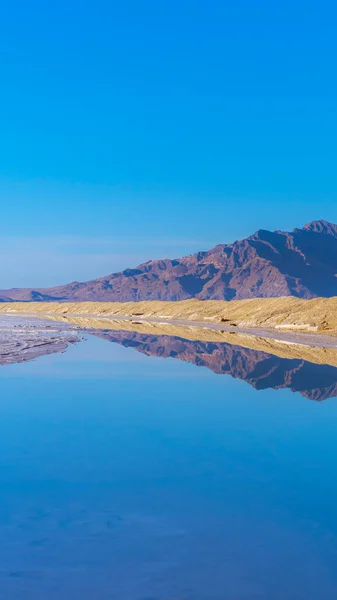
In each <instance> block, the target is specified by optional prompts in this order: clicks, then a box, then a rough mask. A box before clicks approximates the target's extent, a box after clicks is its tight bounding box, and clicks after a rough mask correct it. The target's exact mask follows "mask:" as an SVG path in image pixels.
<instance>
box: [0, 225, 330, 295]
mask: <svg viewBox="0 0 337 600" xmlns="http://www.w3.org/2000/svg"><path fill="white" fill-rule="evenodd" d="M336 295H337V225H334V224H333V223H329V222H327V221H324V220H321V221H313V222H311V223H308V224H307V225H305V226H304V227H302V228H301V229H294V230H293V231H292V232H290V233H289V232H284V231H267V230H264V229H260V230H259V231H257V232H256V233H254V234H253V235H251V236H250V237H248V238H246V239H243V240H239V241H236V242H234V243H233V244H220V245H218V246H215V247H214V248H212V249H211V250H208V251H200V252H197V253H196V254H192V255H188V256H185V257H183V258H177V259H173V260H171V259H163V260H150V261H148V262H146V263H143V264H141V265H138V266H136V267H135V268H130V269H126V270H124V271H121V272H118V273H112V274H110V275H107V276H105V277H100V278H98V279H94V280H91V281H86V282H82V283H81V282H77V281H75V282H73V283H69V284H66V285H62V286H57V287H52V288H36V289H33V288H13V289H10V290H0V301H2V302H6V301H15V300H17V301H35V302H36V301H56V300H58V301H73V302H76V301H124V302H126V301H138V300H185V299H188V298H194V297H195V298H200V299H203V300H211V299H212V300H216V299H217V300H233V299H236V300H239V299H243V298H266V297H277V296H297V297H300V298H315V297H319V296H324V297H330V296H336Z"/></svg>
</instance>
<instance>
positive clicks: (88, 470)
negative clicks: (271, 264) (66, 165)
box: [0, 337, 337, 600]
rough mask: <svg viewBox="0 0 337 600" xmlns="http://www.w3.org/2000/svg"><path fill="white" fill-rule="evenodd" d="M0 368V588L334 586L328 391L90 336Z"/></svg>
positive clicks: (36, 595) (323, 590) (241, 590)
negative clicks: (311, 391)
mask: <svg viewBox="0 0 337 600" xmlns="http://www.w3.org/2000/svg"><path fill="white" fill-rule="evenodd" d="M0 378H1V401H0V483H1V488H0V565H1V570H0V593H1V598H4V599H6V600H30V599H32V600H47V599H48V600H54V599H55V600H56V599H57V600H89V599H90V600H91V599H92V600H108V599H109V600H227V599H228V600H253V599H254V600H255V599H259V600H262V599H263V600H264V599H265V600H295V599H296V600H297V599H303V600H317V599H318V598H320V600H335V599H336V598H337V510H336V506H337V477H336V471H337V468H336V466H337V399H334V398H332V399H329V400H325V401H324V402H320V403H318V402H314V401H312V400H308V399H306V398H303V397H302V396H301V395H300V394H294V393H292V392H291V391H290V390H287V389H282V390H271V389H269V390H264V391H259V392H258V391H256V390H255V389H254V388H253V387H251V386H249V385H248V384H247V383H245V382H244V381H240V380H239V379H232V378H231V377H229V376H226V375H224V376H220V375H215V374H214V373H212V372H211V371H210V370H207V369H205V368H198V367H196V366H195V365H192V364H186V363H183V362H180V361H177V360H170V359H168V360H165V359H160V358H152V357H147V356H144V355H142V354H140V353H137V352H135V351H134V350H133V349H131V348H129V349H128V348H124V347H122V346H120V345H117V344H112V343H109V342H107V341H104V340H100V339H98V338H93V337H90V338H89V339H88V341H87V342H85V343H82V344H79V345H78V346H76V347H72V348H70V349H69V350H68V351H67V353H66V354H64V355H54V356H48V357H44V358H41V359H39V360H37V361H36V362H32V363H27V364H19V365H11V366H8V367H2V368H1V369H0Z"/></svg>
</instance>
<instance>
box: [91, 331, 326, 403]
mask: <svg viewBox="0 0 337 600" xmlns="http://www.w3.org/2000/svg"><path fill="white" fill-rule="evenodd" d="M90 333H91V334H92V335H95V336H97V337H99V338H102V339H104V340H107V341H109V342H114V343H116V344H121V345H122V346H125V347H127V348H134V349H135V350H137V351H138V352H142V353H143V354H146V355H148V356H156V357H162V358H177V359H179V360H183V361H185V362H188V363H192V364H194V365H196V366H198V367H206V368H208V369H210V370H211V371H213V372H214V373H217V374H219V375H231V376H232V377H234V378H236V379H242V380H244V381H246V382H247V383H249V384H250V385H252V386H253V387H254V388H255V389H256V390H265V389H268V388H273V389H280V388H289V389H291V390H292V391H293V392H299V393H300V394H302V396H304V397H305V398H308V399H310V400H316V401H321V400H326V399H327V398H332V397H334V396H337V368H336V367H333V366H331V365H326V364H315V363H311V362H307V361H305V360H301V359H297V358H289V359H288V358H279V357H278V356H275V355H272V354H268V353H266V352H261V351H257V350H252V349H250V348H244V347H241V346H238V345H232V344H227V343H221V342H204V341H191V340H186V339H183V338H180V337H173V336H168V335H149V334H142V333H138V332H133V331H111V330H104V331H103V330H99V331H97V330H96V331H91V332H90Z"/></svg>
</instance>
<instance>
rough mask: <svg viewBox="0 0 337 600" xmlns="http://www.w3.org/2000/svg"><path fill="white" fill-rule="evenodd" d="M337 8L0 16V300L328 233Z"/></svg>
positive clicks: (106, 3)
mask: <svg viewBox="0 0 337 600" xmlns="http://www.w3.org/2000/svg"><path fill="white" fill-rule="evenodd" d="M336 23H337V6H336V3H335V2H333V1H331V2H325V1H324V0H323V1H320V2H318V1H311V0H306V1H304V0H303V1H302V0H292V1H287V0H282V1H281V0H280V1H278V0H274V1H271V0H264V1H263V0H255V1H254V2H253V1H252V0H236V1H235V2H233V1H230V2H229V1H227V0H222V1H219V2H217V1H212V0H208V1H206V0H193V1H192V0H179V1H178V0H170V1H160V0H142V1H141V2H140V1H139V0H137V1H136V0H133V1H129V0H123V2H120V1H118V2H115V1H114V0H103V1H102V0H95V2H93V1H92V0H88V1H82V2H80V1H79V0H71V1H70V2H69V1H67V2H66V1H65V0H59V1H58V2H45V0H44V1H42V0H40V1H38V0H31V1H30V2H15V1H13V0H12V1H9V0H4V1H3V2H2V4H1V9H0V53H1V54H0V56H1V60H0V76H1V83H2V85H1V94H0V123H1V136H0V197H1V219H0V235H1V242H2V243H1V251H0V287H7V286H12V285H18V286H21V285H24V286H27V285H32V286H37V285H51V284H59V283H66V282H68V281H70V280H75V279H76V280H83V279H88V278H92V277H96V276H101V275H105V274H108V273H110V272H112V271H115V270H119V269H120V268H124V267H127V266H135V265H136V264H138V263H139V262H141V261H143V260H147V259H149V258H161V257H165V256H170V257H175V256H180V255H182V254H187V253H190V252H194V251H196V250H199V249H207V248H209V247H211V246H212V245H214V244H216V243H221V242H230V241H233V240H234V239H236V238H239V237H245V236H246V235H249V234H250V233H253V232H254V231H255V230H256V229H259V228H268V229H269V228H270V229H293V228H294V227H296V226H301V225H303V224H304V223H305V222H307V221H309V220H312V219H316V218H325V219H327V220H331V221H334V222H337V202H336V199H337V175H336V174H337V169H336V164H337V162H336V158H337V135H336V134H337V111H336V106H337V97H336V96H337V93H336V92H337V83H336V81H337V80H336V59H337V36H336Z"/></svg>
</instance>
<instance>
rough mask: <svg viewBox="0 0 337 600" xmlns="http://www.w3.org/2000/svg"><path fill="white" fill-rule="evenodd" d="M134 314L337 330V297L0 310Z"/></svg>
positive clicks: (8, 306)
mask: <svg viewBox="0 0 337 600" xmlns="http://www.w3.org/2000/svg"><path fill="white" fill-rule="evenodd" d="M8 312H9V313H12V314H13V313H14V314H15V313H23V314H36V315H88V316H94V317H95V316H98V317H99V316H106V317H130V318H136V319H150V320H151V319H155V320H161V321H171V320H175V321H177V320H180V321H188V322H191V321H194V322H200V323H205V324H206V323H223V324H226V325H232V326H237V327H241V328H242V327H268V328H275V329H281V330H282V329H284V330H290V331H306V332H324V333H329V334H332V335H334V334H337V297H333V298H315V299H313V300H301V299H299V298H293V297H289V296H286V297H282V298H254V299H249V300H235V301H231V302H226V301H223V300H206V301H203V300H197V299H192V300H184V301H182V302H163V301H146V302H64V303H63V302H24V303H22V302H10V303H7V302H3V303H1V304H0V313H8Z"/></svg>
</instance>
